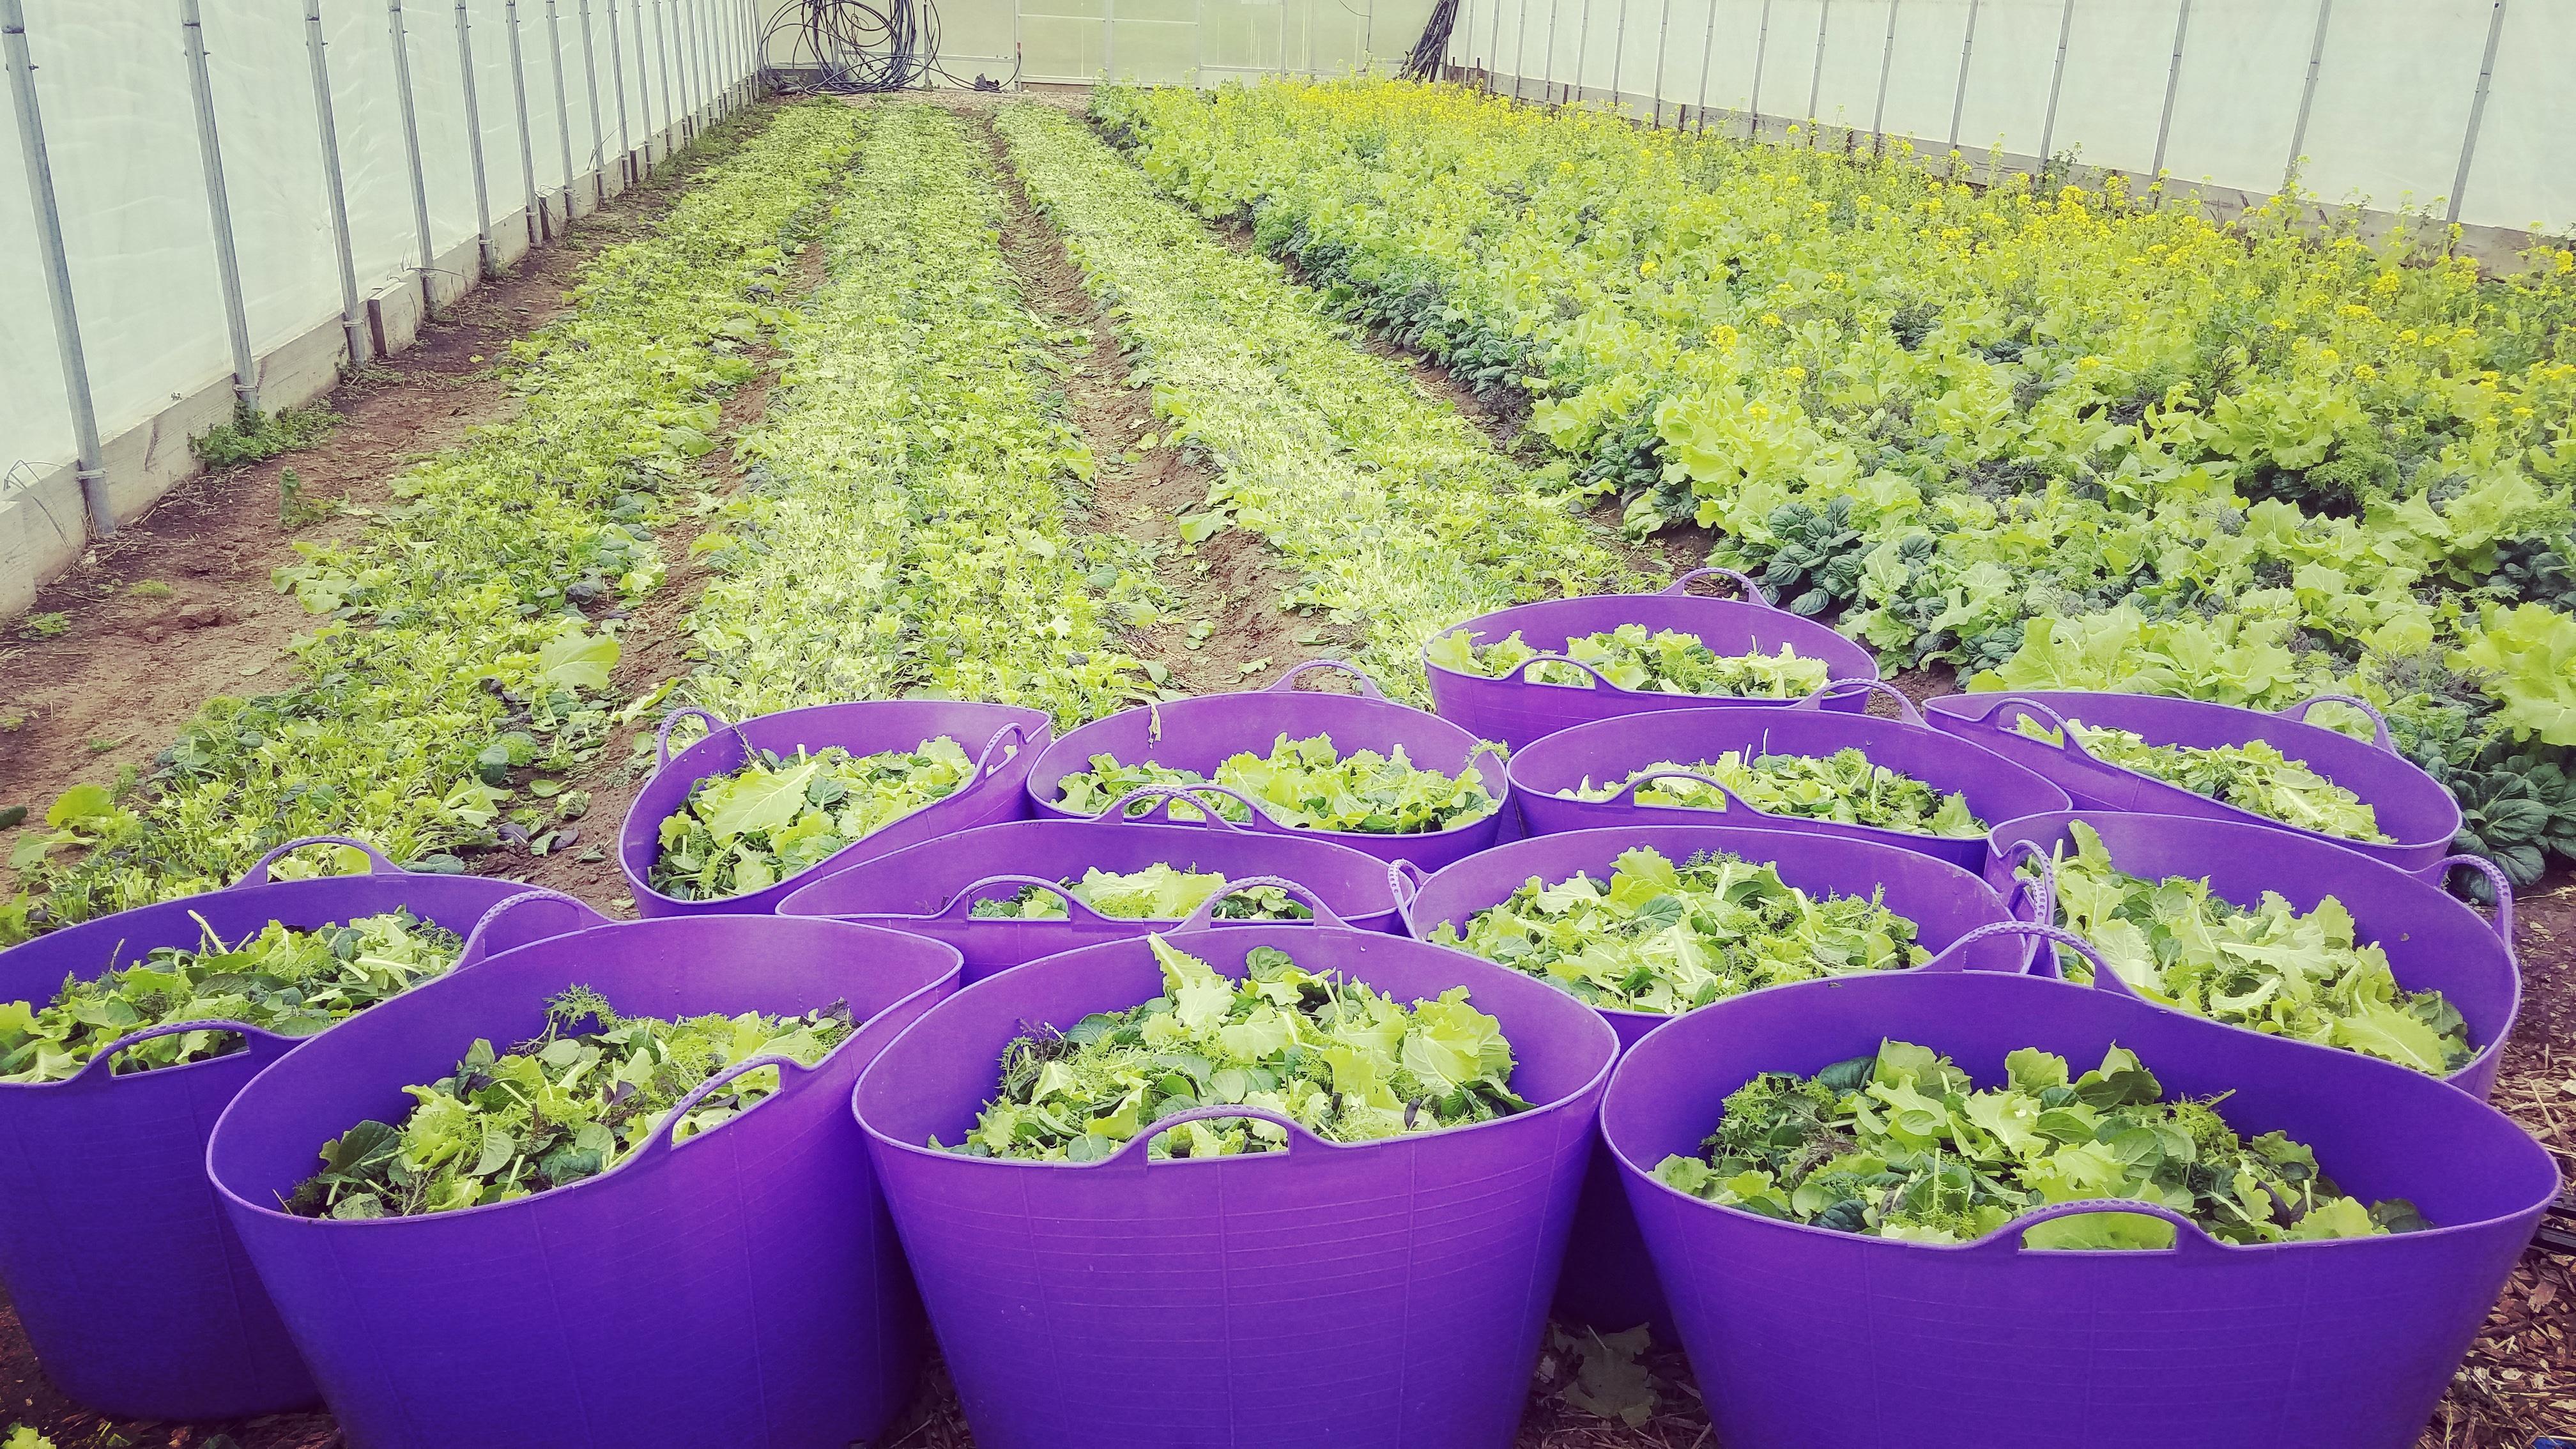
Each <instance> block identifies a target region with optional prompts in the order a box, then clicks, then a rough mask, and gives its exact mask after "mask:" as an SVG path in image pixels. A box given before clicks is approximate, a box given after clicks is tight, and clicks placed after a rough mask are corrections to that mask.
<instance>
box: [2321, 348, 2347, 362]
mask: <svg viewBox="0 0 2576 1449" xmlns="http://www.w3.org/2000/svg"><path fill="white" fill-rule="evenodd" d="M2342 360H2343V358H2342V356H2341V354H2339V353H2337V352H2336V351H2335V350H2334V349H2333V348H2331V347H2320V348H2318V349H2317V361H2319V362H2327V363H2332V362H2340V361H2342Z"/></svg>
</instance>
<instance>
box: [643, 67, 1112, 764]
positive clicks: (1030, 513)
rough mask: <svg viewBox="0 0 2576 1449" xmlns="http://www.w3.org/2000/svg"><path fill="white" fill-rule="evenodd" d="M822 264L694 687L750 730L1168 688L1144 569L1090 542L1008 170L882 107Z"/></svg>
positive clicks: (734, 508)
mask: <svg viewBox="0 0 2576 1449" xmlns="http://www.w3.org/2000/svg"><path fill="white" fill-rule="evenodd" d="M869 114H870V116H871V117H872V118H873V119H872V123H871V128H870V131H869V134H868V137H867V141H866V145H865V148H864V150H863V152H862V153H861V155H860V157H859V165H858V174H859V176H860V178H861V179H862V182H863V184H862V186H861V187H860V192H861V194H863V195H864V196H865V198H866V200H865V201H864V202H852V203H850V204H847V205H844V206H843V207H842V208H841V209H840V210H839V212H838V213H837V215H836V216H835V217H834V218H833V222H832V226H831V229H830V232H829V234H828V237H827V239H826V245H827V247H828V252H829V267H830V274H829V280H828V282H827V283H826V284H825V285H823V286H822V287H821V288H820V289H819V291H818V293H817V294H816V296H815V297H814V299H813V305H812V308H811V310H810V313H809V314H808V315H807V316H805V317H803V318H801V319H798V320H797V321H796V322H795V323H794V324H793V325H790V326H787V327H785V328H784V329H783V330H782V333H781V341H782V345H783V346H784V348H785V351H786V353H787V361H786V363H785V366H784V368H783V370H782V382H783V385H784V390H783V392H782V393H781V394H780V395H779V397H778V398H777V399H776V401H775V403H774V404H773V406H772V407H771V408H770V410H769V412H768V413H767V415H766V416H765V417H764V418H763V419H762V420H761V421H760V422H759V423H758V424H756V425H754V426H753V427H751V428H750V429H748V430H747V433H746V435H745V436H744V437H743V438H742V440H741V441H740V443H739V444H738V446H737V447H736V449H735V455H736V457H737V458H739V459H741V460H742V461H743V462H744V463H745V464H746V465H747V466H748V469H749V473H750V479H751V481H750V484H749V485H748V486H747V487H745V488H744V489H742V490H741V491H740V492H739V493H737V494H736V495H735V496H734V497H732V498H731V499H728V500H726V501H725V502H724V503H723V504H722V505H721V506H718V507H716V508H714V509H713V511H712V513H711V515H710V517H709V519H708V526H707V531H706V532H705V533H704V534H702V535H701V536H700V538H699V539H698V542H697V543H696V545H695V548H696V550H697V551H698V552H699V553H700V554H701V555H702V556H703V557H704V558H705V560H706V561H707V562H708V564H709V565H710V566H711V567H712V568H713V569H714V571H715V577H714V578H713V579H712V580H710V581H709V583H708V585H707V588H706V592H705V595H704V596H703V598H701V600H700V601H699V603H698V604H697V606H696V607H695V609H694V610H693V611H692V612H691V614H690V617H689V628H690V630H691V631H692V633H693V635H694V638H695V642H696V645H697V648H698V651H699V653H700V654H701V656H702V658H703V663H702V664H701V665H700V666H699V667H698V668H697V669H696V670H694V671H693V672H692V673H691V674H690V675H689V676H688V677H687V678H686V679H685V680H683V681H682V684H681V686H680V691H679V692H680V693H681V694H683V695H685V696H686V697H687V698H689V699H691V700H694V701H695V702H697V703H699V704H703V705H707V706H710V707H713V708H715V709H718V710H721V711H724V712H726V713H728V714H731V715H733V716H736V717H740V716H743V715H748V714H759V713H765V712H768V711H772V710H778V709H786V708H791V707H794V706H797V705H805V704H817V703H828V702H835V701H840V700H849V699H880V698H889V697H895V696H901V695H907V694H932V695H938V696H942V697H947V698H954V699H983V700H998V701H1002V702H1006V703H1012V704H1025V705H1030V706H1034V707H1036V708H1040V709H1045V710H1048V711H1050V712H1051V713H1053V714H1054V715H1055V716H1056V718H1057V719H1058V721H1059V722H1061V723H1065V724H1071V723H1073V722H1075V721H1077V720H1081V719H1086V718H1089V717H1091V716H1094V715H1099V714H1104V713H1107V712H1108V711H1110V710H1112V709H1115V708H1117V707H1119V706H1120V705H1122V704H1127V703H1132V702H1135V701H1137V700H1141V699H1150V698H1154V697H1156V696H1157V693H1158V691H1157V689H1156V685H1157V684H1158V683H1159V679H1158V678H1157V677H1156V676H1157V675H1158V673H1159V668H1160V667H1159V666H1150V667H1149V666H1148V665H1146V664H1144V663H1141V662H1140V661H1138V660H1137V659H1135V658H1133V657H1131V656H1130V655H1129V654H1128V653H1127V652H1126V651H1125V649H1124V648H1123V646H1122V645H1121V644H1120V642H1119V636H1120V633H1121V631H1123V630H1125V629H1126V628H1128V627H1129V626H1131V625H1137V624H1142V623H1145V622H1148V621H1150V620H1152V619H1153V618H1154V617H1155V613H1156V608H1155V603H1154V599H1153V595H1152V587H1151V585H1150V583H1149V582H1148V580H1149V578H1150V571H1149V570H1148V569H1147V568H1146V567H1145V566H1144V565H1143V563H1142V561H1141V560H1140V559H1139V558H1137V557H1135V556H1134V551H1133V549H1132V547H1129V546H1125V545H1123V544H1122V542H1121V541H1120V540H1118V539H1117V538H1116V537H1114V536H1112V535H1107V534H1099V533H1092V532H1088V531H1081V530H1076V529H1075V528H1073V527H1071V526H1070V521H1071V520H1072V519H1073V518H1074V517H1075V516H1076V515H1078V513H1079V512H1080V510H1081V509H1082V508H1083V507H1085V506H1086V505H1087V503H1088V488H1089V485H1090V481H1091V477H1092V472H1093V469H1094V466H1095V462H1096V460H1095V459H1094V457H1093V455H1092V452H1091V449H1090V447H1089V445H1088V444H1087V443H1085V442H1084V440H1083V436H1082V434H1081V432H1080V431H1079V430H1078V429H1077V428H1075V427H1074V426H1073V425H1072V423H1071V422H1069V421H1068V420H1067V418H1066V416H1065V407H1064V400H1063V398H1062V396H1061V394H1060V384H1059V381H1058V374H1059V373H1061V372H1062V371H1063V370H1065V369H1066V368H1067V367H1069V366H1070V365H1071V363H1070V362H1069V361H1068V357H1069V354H1068V352H1067V351H1066V350H1065V344H1067V343H1069V342H1072V341H1075V340H1077V338H1075V337H1067V336H1062V335H1058V334H1057V333H1055V332H1053V331H1051V330H1050V329H1049V328H1048V327H1047V326H1046V325H1045V324H1044V323H1043V322H1041V321H1040V320H1039V319H1038V318H1037V317H1036V316H1035V315H1034V314H1033V313H1032V312H1031V311H1030V310H1029V308H1028V304H1027V301H1026V299H1025V298H1024V297H1023V296H1022V295H1021V293H1020V290H1019V288H1018V287H1017V286H1016V285H1015V283H1014V281H1013V279H1012V275H1011V269H1010V266H1009V263H1008V261H1007V259H1006V257H1005V255H1004V253H1003V250H1002V245H1001V240H1000V235H999V233H1000V230H1001V227H1002V223H1003V218H1004V209H1003V203H1002V198H1001V195H1000V192H999V190H998V186H997V178H996V176H995V174H994V170H993V164H992V162H991V160H990V158H989V157H988V156H987V155H986V154H985V152H984V149H983V148H982V147H980V146H978V145H976V144H974V143H973V141H972V140H971V139H970V138H969V136H968V135H967V133H966V130H965V126H964V123H963V122H961V121H959V120H958V119H957V118H956V117H955V116H952V115H950V114H949V113H948V112H946V111H944V110H942V109H940V108H938V107H936V106H927V105H890V106H882V107H877V108H875V109H873V110H872V111H870V112H869Z"/></svg>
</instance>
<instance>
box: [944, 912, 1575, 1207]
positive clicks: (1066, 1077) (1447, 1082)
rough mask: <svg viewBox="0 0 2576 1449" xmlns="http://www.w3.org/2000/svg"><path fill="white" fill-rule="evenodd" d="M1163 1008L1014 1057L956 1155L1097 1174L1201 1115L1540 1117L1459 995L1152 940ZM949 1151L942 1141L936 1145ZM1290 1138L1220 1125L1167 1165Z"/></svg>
mask: <svg viewBox="0 0 2576 1449" xmlns="http://www.w3.org/2000/svg"><path fill="white" fill-rule="evenodd" d="M1148 940H1149V941H1150V942H1151V944H1152V947H1153V951H1154V957H1155V959H1156V960H1158V961H1160V962H1161V963H1162V967H1163V994H1162V995H1160V996H1157V997H1154V998H1153V999H1151V1000H1149V1001H1144V1002H1141V1003H1139V1004H1137V1005H1135V1006H1132V1007H1129V1008H1127V1009H1126V1010H1124V1011H1104V1012H1094V1013H1093V1014H1091V1015H1089V1016H1086V1017H1084V1018H1082V1019H1081V1020H1080V1021H1077V1022H1075V1023H1074V1024H1073V1025H1072V1026H1070V1027H1067V1028H1065V1029H1064V1030H1063V1031H1061V1032H1057V1031H1052V1030H1045V1029H1039V1030H1034V1031H1031V1032H1030V1033H1028V1034H1026V1035H1023V1036H1019V1037H1015V1038H1013V1039H1012V1040H1011V1042H1010V1043H1009V1045H1007V1046H1005V1047H1004V1048H1003V1049H1002V1062H1001V1079H1000V1087H999V1090H998V1091H997V1092H996V1094H995V1096H994V1097H993V1099H992V1100H991V1101H989V1102H987V1103H985V1104H984V1107H983V1110H982V1111H981V1112H980V1113H978V1115H977V1117H976V1120H975V1126H974V1128H973V1130H971V1131H970V1132H968V1133H967V1134H966V1139H965V1141H963V1142H962V1143H960V1144H959V1145H958V1146H956V1147H955V1148H952V1149H949V1150H952V1151H956V1152H960V1153H964V1154H967V1155H969V1156H974V1157H1000V1158H1016V1159H1024V1160H1032V1161H1045V1162H1091V1161H1096V1160H1098V1159H1100V1158H1103V1157H1107V1156H1108V1155H1110V1154H1111V1153H1113V1152H1115V1151H1117V1150H1118V1149H1119V1148H1120V1147H1121V1146H1122V1145H1124V1144H1126V1143H1128V1142H1130V1141H1133V1140H1134V1139H1135V1138H1136V1136H1137V1135H1138V1134H1139V1133H1149V1134H1150V1133H1152V1131H1153V1124H1154V1123H1156V1122H1158V1121H1160V1120H1162V1119H1163V1118H1165V1117H1168V1116H1171V1115H1172V1114H1174V1113H1177V1112H1185V1111H1188V1110H1190V1109H1191V1108H1194V1107H1201V1106H1236V1105H1241V1106H1246V1107H1258V1108H1261V1109H1263V1110H1265V1111H1269V1112H1274V1113H1277V1114H1279V1115H1280V1116H1283V1117H1286V1118H1288V1119H1289V1120H1290V1121H1293V1122H1295V1123H1297V1124H1298V1125H1299V1126H1301V1127H1304V1128H1305V1129H1306V1130H1307V1131H1310V1132H1312V1133H1314V1134H1315V1135H1316V1136H1318V1137H1321V1138H1323V1139H1324V1140H1325V1141H1327V1142H1373V1141H1377V1140H1380V1139H1382V1138H1387V1137H1396V1136H1401V1135H1403V1134H1405V1133H1408V1132H1436V1131H1439V1130H1440V1129H1442V1128H1445V1127H1463V1126H1467V1125H1470V1124H1472V1123H1476V1122H1485V1121H1491V1120H1492V1119H1494V1118H1496V1117H1503V1116H1508V1115H1510V1114H1512V1113H1514V1112H1519V1111H1523V1110H1526V1109H1527V1107H1528V1106H1529V1104H1528V1103H1527V1102H1524V1101H1522V1100H1521V1099H1520V1098H1519V1097H1518V1096H1515V1095H1514V1094H1513V1092H1512V1087H1511V1079H1512V1048H1511V1043H1510V1042H1508V1041H1505V1040H1504V1039H1503V1033H1502V1027H1501V1024H1500V1023H1498V1022H1496V1021H1495V1020H1494V1019H1493V1018H1492V1017H1490V1016H1487V1015H1486V1014H1484V1013H1483V1012H1481V1011H1478V1010H1477V1009H1476V1008H1475V1007H1473V1006H1471V1005H1469V1004H1468V1002H1467V988H1466V987H1464V986H1459V987H1454V988H1452V989H1450V990H1448V991H1445V992H1443V993H1441V994H1440V996H1439V997H1438V998H1437V999H1435V1000H1431V1001H1417V1002H1415V1003H1413V1004H1412V1005H1411V1006H1406V1005H1404V1004H1403V1003H1401V1002H1399V1001H1397V1000H1395V999H1394V998H1393V997H1391V996H1388V995H1386V994H1385V993H1383V992H1380V991H1377V990H1375V989H1374V988H1372V987H1370V986H1369V985H1368V984H1367V983H1366V982H1360V981H1350V980H1346V979H1344V978H1342V977H1340V976H1338V975H1318V974H1316V973H1314V972H1310V971H1307V970H1305V969H1303V968H1301V967H1299V966H1298V965H1297V963H1296V962H1295V961H1294V960H1293V959H1291V958H1290V957H1289V955H1288V953H1287V952H1285V951H1281V950H1279V949H1277V948H1275V947H1271V946H1255V947H1253V948H1252V949H1251V950H1250V951H1248V952H1246V953H1245V956H1244V974H1243V975H1242V977H1241V978H1240V979H1235V978H1229V977H1226V976H1223V975H1220V974H1218V973H1217V971H1216V970H1215V969H1213V968H1212V967H1210V966H1209V965H1208V964H1207V963H1206V962H1205V961H1202V960H1200V959H1199V958H1198V957H1196V956H1192V955H1190V954H1189V953H1187V952H1185V951H1182V950H1179V949H1178V948H1176V947H1174V946H1172V945H1170V944H1169V943H1168V942H1166V941H1165V940H1164V939H1163V938H1162V937H1160V936H1153V937H1149V938H1148ZM930 1145H931V1146H933V1147H938V1146H940V1143H939V1141H938V1139H936V1138H933V1139H932V1140H931V1144H930ZM1285 1146H1287V1129H1286V1128H1284V1127H1282V1126H1280V1125H1279V1124H1278V1123H1276V1122H1268V1121H1264V1120H1261V1119H1259V1118H1248V1117H1210V1118H1199V1119H1197V1120H1194V1121H1190V1122H1184V1123H1181V1124H1179V1125H1178V1126H1177V1127H1174V1128H1171V1129H1168V1130H1167V1131H1165V1132H1163V1133H1161V1134H1158V1135H1154V1136H1153V1140H1152V1141H1151V1142H1150V1143H1148V1144H1147V1146H1146V1152H1147V1153H1148V1154H1149V1155H1151V1156H1152V1157H1155V1158H1165V1157H1222V1156H1232V1155H1235V1154H1238V1153H1245V1152H1269V1151H1276V1150H1278V1149H1280V1148H1282V1147H1285Z"/></svg>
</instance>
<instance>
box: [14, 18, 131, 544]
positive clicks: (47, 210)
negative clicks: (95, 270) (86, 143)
mask: <svg viewBox="0 0 2576 1449" xmlns="http://www.w3.org/2000/svg"><path fill="white" fill-rule="evenodd" d="M0 50H5V51H6V53H7V58H8V65H9V94H10V98H11V99H12V100H14V101H15V102H16V103H17V107H18V149H19V151H20V152H21V154H22V155H23V156H24V157H25V160H26V164H27V200H28V202H29V204H30V207H31V209H32V210H33V211H34V212H35V222H36V250H37V251H38V253H40V255H41V259H42V261H43V262H44V266H45V295H46V298H47V299H48V300H50V301H51V302H52V303H53V306H54V342H55V345H56V347H57V349H58V350H59V351H60V352H61V354H62V364H63V400H64V402H65V403H67V404H68V405H69V407H70V411H71V415H72V476H73V477H74V478H76V479H78V480H79V481H80V491H81V504H82V506H83V508H85V509H86V510H87V511H88V513H89V529H90V533H91V534H92V535H93V536H95V537H98V538H113V537H115V535H116V514H115V511H114V510H113V509H111V508H110V507H109V506H108V499H107V470H106V468H105V467H104V466H102V464H101V463H100V461H99V444H98V409H97V405H96V404H95V403H94V402H93V401H92V399H91V397H90V391H89V357H88V355H87V354H86V353H84V352H83V351H82V350H81V334H80V313H79V309H77V308H75V307H74V306H73V305H72V268H71V258H70V257H69V255H67V254H66V253H65V252H64V250H63V217H62V211H61V209H60V208H59V207H57V206H56V205H55V202H54V170H53V165H52V163H50V162H49V161H47V160H46V158H45V122H44V118H43V116H42V115H41V114H39V112H38V110H37V107H36V62H35V61H34V59H33V58H31V57H30V56H29V55H28V53H27V10H26V4H25V0H0Z"/></svg>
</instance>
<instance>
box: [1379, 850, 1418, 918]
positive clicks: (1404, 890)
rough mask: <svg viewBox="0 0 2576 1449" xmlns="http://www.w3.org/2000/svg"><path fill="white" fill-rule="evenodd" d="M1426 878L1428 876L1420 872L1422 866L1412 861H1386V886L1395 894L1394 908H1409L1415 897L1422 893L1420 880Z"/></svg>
mask: <svg viewBox="0 0 2576 1449" xmlns="http://www.w3.org/2000/svg"><path fill="white" fill-rule="evenodd" d="M1427 878H1428V877H1426V876H1424V875H1423V873H1422V867H1420V866H1418V865H1415V864H1414V863H1413V862H1412V861H1409V860H1391V861H1388V862H1387V863H1386V888H1387V890H1388V891H1389V892H1391V893H1392V894H1393V895H1394V896H1395V904H1396V909H1398V910H1409V909H1411V907H1412V905H1413V902H1414V900H1415V898H1416V897H1419V896H1420V895H1421V894H1422V882H1423V881H1424V880H1425V879H1427Z"/></svg>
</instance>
